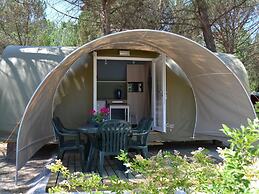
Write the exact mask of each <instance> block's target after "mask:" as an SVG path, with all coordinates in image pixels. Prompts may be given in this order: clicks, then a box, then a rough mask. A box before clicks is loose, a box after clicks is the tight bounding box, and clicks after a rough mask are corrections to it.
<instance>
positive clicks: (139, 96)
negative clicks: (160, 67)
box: [127, 64, 150, 124]
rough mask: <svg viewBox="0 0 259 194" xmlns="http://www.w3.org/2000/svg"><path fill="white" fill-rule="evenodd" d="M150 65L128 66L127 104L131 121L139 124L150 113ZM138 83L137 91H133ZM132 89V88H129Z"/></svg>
mask: <svg viewBox="0 0 259 194" xmlns="http://www.w3.org/2000/svg"><path fill="white" fill-rule="evenodd" d="M148 78H149V64H134V65H133V64H130V65H127V84H128V92H127V102H128V105H129V107H130V109H129V110H130V121H131V123H132V124H137V123H138V122H139V121H140V119H141V118H142V117H147V116H148V115H149V113H150V97H149V96H150V95H149V93H150V91H149V86H148ZM134 83H136V86H133V87H136V89H134V90H132V85H131V86H130V84H133V85H134ZM129 87H131V88H129Z"/></svg>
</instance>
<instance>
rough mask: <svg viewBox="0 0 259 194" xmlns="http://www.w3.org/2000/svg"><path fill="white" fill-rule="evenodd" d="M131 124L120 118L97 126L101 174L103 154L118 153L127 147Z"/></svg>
mask: <svg viewBox="0 0 259 194" xmlns="http://www.w3.org/2000/svg"><path fill="white" fill-rule="evenodd" d="M130 129H131V126H130V124H129V123H128V122H125V121H122V120H109V121H106V122H104V123H102V124H101V126H100V127H99V128H98V133H97V138H98V152H99V172H100V175H101V176H102V175H103V163H104V156H107V155H118V154H119V153H120V151H121V150H127V149H128V136H129V134H130Z"/></svg>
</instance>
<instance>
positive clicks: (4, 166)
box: [0, 142, 55, 194]
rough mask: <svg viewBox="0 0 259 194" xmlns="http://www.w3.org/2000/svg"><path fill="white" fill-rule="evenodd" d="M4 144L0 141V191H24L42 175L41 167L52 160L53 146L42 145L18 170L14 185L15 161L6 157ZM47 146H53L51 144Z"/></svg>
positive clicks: (3, 193) (2, 192)
mask: <svg viewBox="0 0 259 194" xmlns="http://www.w3.org/2000/svg"><path fill="white" fill-rule="evenodd" d="M6 146H7V144H6V143H3V142H0V193H1V194H5V193H6V194H8V193H26V192H27V191H28V190H29V189H30V188H31V187H33V186H34V185H35V184H36V183H37V181H38V180H40V179H41V178H42V177H43V176H44V173H45V172H44V171H43V169H44V167H45V166H46V165H47V164H48V163H50V162H51V161H52V160H53V157H54V155H53V153H54V150H55V148H54V149H45V148H46V147H43V149H41V150H39V151H38V152H37V153H36V154H35V156H33V157H32V159H31V160H29V161H28V162H27V164H26V165H25V166H24V167H23V168H22V169H21V170H20V171H19V179H18V185H16V184H15V162H14V161H8V160H7V159H6ZM49 146H52V148H53V145H49ZM49 150H53V151H51V152H50V151H49Z"/></svg>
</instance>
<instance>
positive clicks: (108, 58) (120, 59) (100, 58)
mask: <svg viewBox="0 0 259 194" xmlns="http://www.w3.org/2000/svg"><path fill="white" fill-rule="evenodd" d="M153 59H154V58H142V57H107V56H97V60H117V61H153Z"/></svg>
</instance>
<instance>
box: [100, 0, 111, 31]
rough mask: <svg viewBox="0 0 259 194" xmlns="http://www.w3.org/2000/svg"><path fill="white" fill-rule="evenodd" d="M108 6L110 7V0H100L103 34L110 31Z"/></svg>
mask: <svg viewBox="0 0 259 194" xmlns="http://www.w3.org/2000/svg"><path fill="white" fill-rule="evenodd" d="M110 8H111V2H110V0H102V28H103V34H104V35H106V34H110V33H111V26H110Z"/></svg>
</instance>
